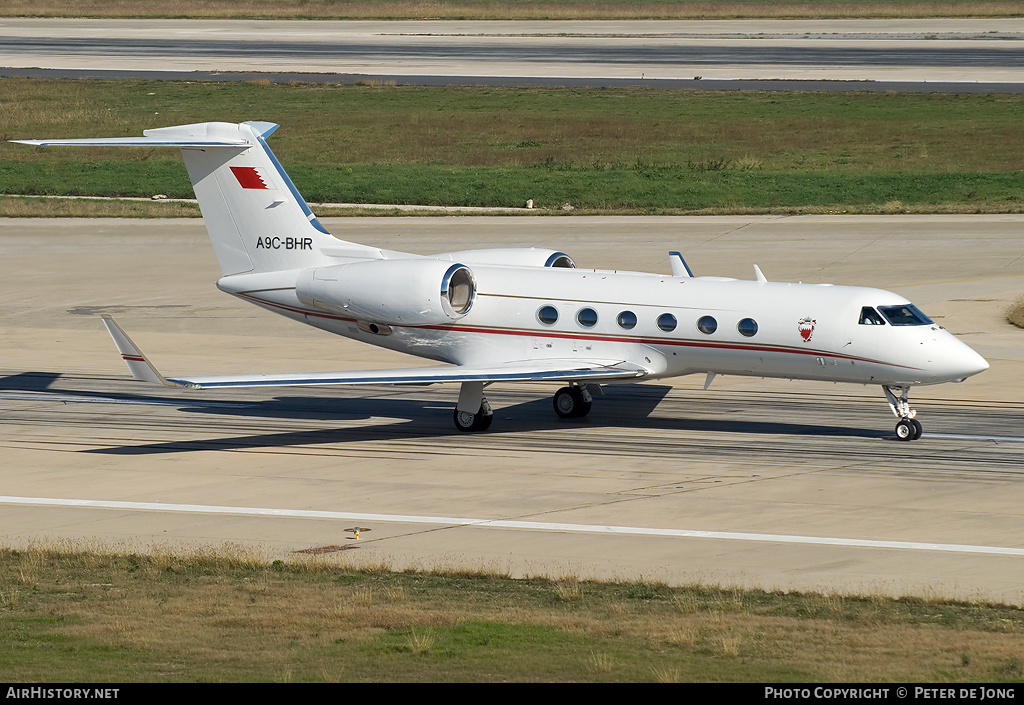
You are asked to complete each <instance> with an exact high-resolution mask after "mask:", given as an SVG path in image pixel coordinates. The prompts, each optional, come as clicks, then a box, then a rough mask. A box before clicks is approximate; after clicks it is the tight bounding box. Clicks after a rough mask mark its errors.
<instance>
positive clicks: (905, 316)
mask: <svg viewBox="0 0 1024 705" xmlns="http://www.w3.org/2000/svg"><path fill="white" fill-rule="evenodd" d="M878 310H879V311H881V312H882V315H883V316H885V319H886V320H887V321H889V323H891V324H892V325H894V326H927V325H931V323H932V319H930V318H928V316H926V315H924V314H923V313H921V310H920V309H918V308H917V306H915V305H914V304H902V305H900V306H879V307H878Z"/></svg>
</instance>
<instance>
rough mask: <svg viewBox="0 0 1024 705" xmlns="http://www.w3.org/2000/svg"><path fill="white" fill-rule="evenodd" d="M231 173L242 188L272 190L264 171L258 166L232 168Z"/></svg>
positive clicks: (272, 183)
mask: <svg viewBox="0 0 1024 705" xmlns="http://www.w3.org/2000/svg"><path fill="white" fill-rule="evenodd" d="M231 173H232V174H234V175H235V178H236V179H238V183H239V184H240V185H241V186H242V188H252V189H260V190H264V191H265V190H268V189H273V188H274V182H273V181H271V180H270V177H269V176H268V175H267V171H266V169H263V168H262V167H258V166H233V167H231Z"/></svg>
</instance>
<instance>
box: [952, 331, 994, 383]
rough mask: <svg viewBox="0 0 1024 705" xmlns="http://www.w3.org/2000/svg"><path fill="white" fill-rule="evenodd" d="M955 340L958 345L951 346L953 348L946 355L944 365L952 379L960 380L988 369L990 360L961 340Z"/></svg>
mask: <svg viewBox="0 0 1024 705" xmlns="http://www.w3.org/2000/svg"><path fill="white" fill-rule="evenodd" d="M955 342H956V345H954V346H949V347H950V348H951V349H950V350H948V352H947V355H945V356H944V357H945V358H946V359H945V360H944V361H943V362H944V364H943V365H942V367H944V368H945V370H944V372H945V373H946V374H947V375H948V376H949V377H950V378H951V379H953V380H955V381H957V382H960V381H963V380H965V379H967V378H968V377H970V376H971V375H976V374H978V373H979V372H984V371H985V370H987V369H988V360H986V359H985V358H983V357H982V356H981V355H979V354H978V353H976V352H975V351H974V350H973V349H971V348H970V347H968V346H967V345H965V344H963V343H961V342H960V341H959V340H955Z"/></svg>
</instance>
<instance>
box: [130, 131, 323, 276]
mask: <svg viewBox="0 0 1024 705" xmlns="http://www.w3.org/2000/svg"><path fill="white" fill-rule="evenodd" d="M196 128H205V135H203V136H205V137H214V138H219V139H223V140H225V141H230V140H234V139H237V140H239V141H241V142H243V143H244V146H242V147H238V146H224V147H221V146H216V147H193V146H185V145H182V148H181V156H182V158H183V159H184V160H185V167H186V168H187V169H188V175H189V178H190V179H191V181H192V187H193V188H194V189H195V192H196V198H197V199H198V200H199V208H200V209H201V210H202V212H203V220H205V221H206V228H207V230H208V231H209V233H210V240H211V241H212V242H213V249H214V251H215V252H216V254H217V261H218V262H219V263H220V268H221V271H222V272H223V273H224V274H225V275H229V274H240V273H242V272H272V271H278V270H282V269H299V268H303V267H309V266H314V265H316V264H318V263H319V262H320V255H319V253H320V250H321V247H323V246H325V245H333V244H337V240H335V239H334V238H333V237H331V236H330V235H329V234H328V232H327V231H326V230H325V229H324V227H323V226H322V225H321V224H320V221H318V220H317V219H316V217H315V216H314V215H313V212H312V211H311V210H310V209H309V206H308V205H307V204H306V201H305V200H303V198H302V196H301V195H300V194H299V192H298V190H297V189H296V188H295V185H294V184H293V183H292V181H291V179H290V178H288V174H287V173H285V171H284V169H283V168H282V167H281V164H280V163H279V162H278V161H277V158H276V157H275V156H274V153H273V152H271V151H270V147H268V146H267V142H266V138H267V137H268V136H269V135H270V134H271V133H272V132H274V130H276V129H277V125H274V124H272V123H266V122H245V123H242V124H240V125H231V124H227V123H204V124H202V125H191V126H186V127H185V128H183V127H168V128H163V129H158V130H147V131H146V132H145V133H144V134H145V135H146V136H147V137H156V138H168V137H174V136H176V134H177V133H178V132H179V131H181V130H183V129H189V130H190V131H194V130H195V129H196Z"/></svg>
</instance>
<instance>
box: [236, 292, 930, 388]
mask: <svg viewBox="0 0 1024 705" xmlns="http://www.w3.org/2000/svg"><path fill="white" fill-rule="evenodd" d="M229 293H232V294H234V295H235V296H237V297H239V298H242V299H246V300H247V301H250V302H252V303H255V304H257V305H259V306H266V307H268V308H278V309H282V310H284V311H290V312H291V313H298V314H302V315H304V316H314V317H316V318H326V319H328V320H332V321H344V322H347V323H355V322H356V319H355V318H349V317H346V316H336V315H334V314H330V313H323V312H321V311H311V310H308V309H304V308H295V307H293V306H288V305H286V304H279V303H275V302H272V301H266V300H264V299H261V298H258V297H256V296H252V295H250V294H246V293H244V292H229ZM389 325H391V327H392V328H414V329H417V330H437V331H450V332H453V333H479V334H482V335H511V336H518V337H527V338H558V339H561V340H594V341H599V342H609V343H638V344H642V345H673V346H677V347H685V348H706V349H712V350H745V351H748V352H766V353H782V354H792V355H804V356H812V357H822V356H825V357H831V358H836V359H838V360H853V361H854V362H870V363H873V364H876V365H887V366H889V367H899V368H900V369H905V370H916V369H918V368H917V367H908V366H907V365H897V364H895V363H892V362H885V361H883V360H873V359H871V358H868V357H857V356H854V355H845V354H842V353H835V352H829V351H828V350H820V349H815V348H789V347H785V346H778V345H753V344H744V343H715V342H711V341H703V340H677V339H672V338H645V337H636V336H622V335H608V334H605V335H598V334H590V335H586V334H580V333H562V332H557V331H543V330H529V329H525V328H482V327H479V326H460V325H458V324H452V325H446V326H436V325H424V326H402V325H392V324H389Z"/></svg>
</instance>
